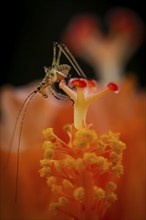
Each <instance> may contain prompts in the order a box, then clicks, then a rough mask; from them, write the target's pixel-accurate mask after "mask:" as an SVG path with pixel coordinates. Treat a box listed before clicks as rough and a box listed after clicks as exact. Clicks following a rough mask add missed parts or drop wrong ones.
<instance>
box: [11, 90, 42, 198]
mask: <svg viewBox="0 0 146 220" xmlns="http://www.w3.org/2000/svg"><path fill="white" fill-rule="evenodd" d="M37 92H38V91H37V90H34V91H33V92H31V93H30V94H29V96H28V97H27V98H26V100H25V101H24V103H23V105H22V107H21V109H20V111H19V114H18V116H17V119H16V124H15V130H16V126H17V122H18V119H19V116H20V114H21V112H22V110H23V108H24V106H25V104H26V106H25V109H24V112H23V116H22V119H21V123H20V131H19V139H18V145H17V162H16V184H15V187H16V188H15V202H17V193H18V178H19V151H20V142H21V135H22V127H23V122H24V117H25V115H26V111H27V108H28V105H29V104H30V101H31V100H32V98H33V97H34V95H35V94H36V93H37ZM27 101H28V102H27ZM14 134H15V132H13V136H12V137H13V138H14Z"/></svg>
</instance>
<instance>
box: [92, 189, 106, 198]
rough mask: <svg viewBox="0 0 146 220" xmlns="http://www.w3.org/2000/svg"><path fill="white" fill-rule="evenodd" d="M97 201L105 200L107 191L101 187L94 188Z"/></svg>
mask: <svg viewBox="0 0 146 220" xmlns="http://www.w3.org/2000/svg"><path fill="white" fill-rule="evenodd" d="M93 190H94V194H95V198H96V200H102V199H104V198H105V195H106V193H105V191H104V190H103V189H102V188H101V187H97V186H94V188H93Z"/></svg>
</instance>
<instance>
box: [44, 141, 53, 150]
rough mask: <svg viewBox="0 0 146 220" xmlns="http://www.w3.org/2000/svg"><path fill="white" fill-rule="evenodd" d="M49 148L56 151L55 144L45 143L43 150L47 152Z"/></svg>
mask: <svg viewBox="0 0 146 220" xmlns="http://www.w3.org/2000/svg"><path fill="white" fill-rule="evenodd" d="M48 148H51V149H54V148H55V144H54V143H52V142H51V141H44V142H43V146H42V149H43V150H45V149H48Z"/></svg>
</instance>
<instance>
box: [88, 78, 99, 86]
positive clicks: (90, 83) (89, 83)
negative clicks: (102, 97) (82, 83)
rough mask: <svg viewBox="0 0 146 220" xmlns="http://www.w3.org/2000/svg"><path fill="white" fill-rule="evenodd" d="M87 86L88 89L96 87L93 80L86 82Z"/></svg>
mask: <svg viewBox="0 0 146 220" xmlns="http://www.w3.org/2000/svg"><path fill="white" fill-rule="evenodd" d="M88 86H89V87H90V88H93V87H96V86H97V83H96V81H95V80H93V79H92V80H88Z"/></svg>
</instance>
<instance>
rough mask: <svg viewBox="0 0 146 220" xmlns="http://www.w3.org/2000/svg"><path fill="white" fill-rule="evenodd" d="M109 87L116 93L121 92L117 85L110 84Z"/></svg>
mask: <svg viewBox="0 0 146 220" xmlns="http://www.w3.org/2000/svg"><path fill="white" fill-rule="evenodd" d="M107 87H108V88H109V89H110V90H112V91H114V92H118V91H119V87H118V85H117V84H116V83H113V82H110V83H108V84H107Z"/></svg>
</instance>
